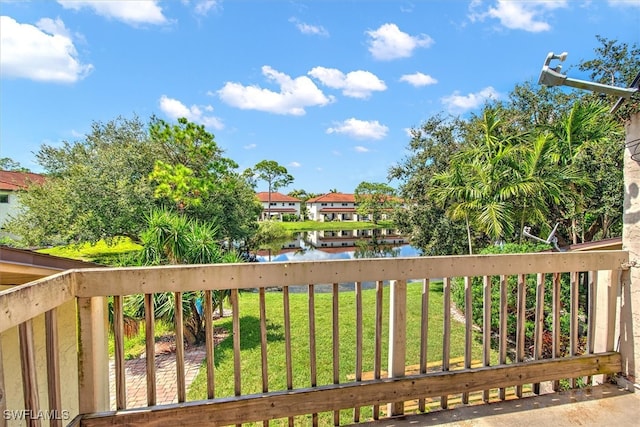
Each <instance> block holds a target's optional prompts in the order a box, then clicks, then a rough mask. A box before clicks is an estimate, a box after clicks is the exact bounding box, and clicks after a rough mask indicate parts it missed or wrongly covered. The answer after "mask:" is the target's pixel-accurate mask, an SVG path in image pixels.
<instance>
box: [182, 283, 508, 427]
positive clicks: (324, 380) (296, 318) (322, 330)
mask: <svg viewBox="0 0 640 427" xmlns="http://www.w3.org/2000/svg"><path fill="white" fill-rule="evenodd" d="M407 293H408V295H407V301H408V312H407V337H408V338H407V365H411V364H418V363H419V354H420V338H419V337H420V308H421V284H419V283H411V284H409V285H408V291H407ZM266 301H267V320H268V321H267V324H268V355H269V356H268V360H269V362H268V371H269V390H274V391H275V390H283V389H286V370H285V350H284V321H283V303H282V293H280V292H269V293H267V295H266ZM388 301H389V289H388V287H385V289H384V309H383V310H388ZM429 301H430V308H429V309H430V313H431V314H430V322H429V345H428V360H429V361H439V360H441V359H442V328H443V314H442V311H443V303H442V284H441V283H434V284H432V289H431V292H430V298H429ZM331 303H332V295H331V294H330V293H317V294H316V348H317V367H318V368H317V369H318V381H317V384H318V385H323V384H331V383H333V380H332V378H333V370H332V369H333V368H332V366H333V365H332V363H333V359H332V347H331V346H332V336H331V333H332V324H331V313H332V309H331ZM339 305H340V311H339V312H340V381H341V382H348V381H350V380H348V376H352V375H353V374H354V371H355V347H356V346H355V331H356V330H355V293H354V292H341V293H340V297H339ZM290 307H291V329H292V330H291V334H292V357H293V386H294V388H298V387H309V386H310V385H311V384H310V373H309V339H308V298H307V295H306V294H296V293H291V294H290ZM363 307H364V310H363V323H364V328H363V329H364V331H363V338H364V339H363V354H364V356H363V370H364V371H371V370H373V358H374V336H375V335H374V334H375V329H374V327H375V326H374V316H375V308H374V307H375V291H374V290H366V291H363ZM240 315H241V320H240V336H241V365H242V368H241V376H242V394H251V393H259V392H261V390H262V383H261V379H262V376H261V354H260V324H259V318H260V317H259V304H258V294H256V293H249V292H246V293H241V294H240ZM383 319H384V320H383V322H384V325H383V337H386V336H388V314H387V315H384V316H383ZM216 326H219V327H223V328H225V329H226V330H228V331H231V329H232V323H231V319H230V318H224V319H220V320H218V321H217V323H216ZM451 346H452V348H451V358H455V357H459V356H463V355H464V326H463V325H462V324H460V323H457V322H452V333H451ZM382 352H383V355H382V365H383V369H385V367H386V364H387V341H386V340H385V341H384V342H383V345H382ZM481 354H482V348H481V344H480V343H479V341H478V340H474V343H473V358H474V359H478V360H480V359H481V357H482V356H481ZM495 357H496V356H495V355H494V358H495ZM496 360H497V358H496ZM215 366H216V372H215V378H216V397H225V396H232V395H233V341H232V338H231V336H230V337H229V338H227V339H225V340H224V341H223V342H221V343H220V344H219V345H218V346H217V347H216V349H215ZM351 378H352V377H351ZM189 399H206V370H205V369H201V370H200V373H199V374H198V377H197V378H196V379H195V381H194V382H193V384H192V385H191V387H190V390H189ZM352 412H353V411H352V410H351V411H349V410H344V411H342V412H341V418H342V419H343V422H344V423H348V422H349V420H351V419H352V418H351V417H352V416H353V415H352ZM321 416H322V417H327V418H326V419H325V420H324V421H325V422H321V424H323V425H328V423H329V419H330V417H331V416H332V415H331V414H321ZM362 417H363V419H365V418H367V417H371V408H363V413H362ZM303 424H304V423H303ZM274 425H275V423H274Z"/></svg>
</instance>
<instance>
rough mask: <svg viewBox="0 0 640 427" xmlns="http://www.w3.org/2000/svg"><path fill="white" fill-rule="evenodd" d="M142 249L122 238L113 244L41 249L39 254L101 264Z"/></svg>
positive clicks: (98, 243)
mask: <svg viewBox="0 0 640 427" xmlns="http://www.w3.org/2000/svg"><path fill="white" fill-rule="evenodd" d="M140 249H142V246H140V245H138V244H137V243H134V242H132V241H131V240H130V239H128V238H125V237H121V238H117V239H114V241H113V242H112V243H111V244H108V243H107V242H105V241H104V240H101V241H99V242H97V243H96V244H91V243H83V244H80V245H69V246H56V247H54V248H48V249H40V250H38V252H40V253H43V254H48V255H54V256H59V257H63V258H72V259H79V260H82V261H93V262H101V261H105V260H107V261H108V260H110V259H114V258H117V257H119V256H122V255H124V254H127V253H129V252H135V251H139V250H140Z"/></svg>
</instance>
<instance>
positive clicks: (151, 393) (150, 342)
mask: <svg viewBox="0 0 640 427" xmlns="http://www.w3.org/2000/svg"><path fill="white" fill-rule="evenodd" d="M144 322H145V323H144V328H145V330H144V332H145V346H146V349H145V351H146V355H147V360H146V362H147V405H149V406H154V405H155V404H156V400H157V395H156V337H155V327H156V319H155V308H154V306H153V294H144Z"/></svg>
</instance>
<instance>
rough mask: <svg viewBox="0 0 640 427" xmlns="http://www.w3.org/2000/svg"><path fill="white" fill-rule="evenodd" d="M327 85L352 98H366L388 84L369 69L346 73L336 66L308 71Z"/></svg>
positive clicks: (383, 88)
mask: <svg viewBox="0 0 640 427" xmlns="http://www.w3.org/2000/svg"><path fill="white" fill-rule="evenodd" d="M307 74H308V75H310V76H311V77H314V78H316V79H318V80H320V82H322V84H324V85H325V86H328V87H330V88H333V89H342V94H343V95H345V96H350V97H352V98H362V99H366V98H369V97H370V96H371V93H372V92H373V91H384V90H386V89H387V86H386V85H385V84H384V81H382V80H380V79H379V78H378V77H377V76H376V75H375V74H373V73H370V72H369V71H362V70H358V71H351V72H350V73H347V74H344V73H343V72H342V71H340V70H337V69H335V68H325V67H315V68H313V69H312V70H311V71H309V72H308V73H307Z"/></svg>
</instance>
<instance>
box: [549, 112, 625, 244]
mask: <svg viewBox="0 0 640 427" xmlns="http://www.w3.org/2000/svg"><path fill="white" fill-rule="evenodd" d="M608 110H609V108H608V106H606V105H604V104H603V103H600V102H590V103H581V102H576V103H575V104H574V105H573V107H572V108H571V109H570V110H568V111H567V112H566V113H564V114H562V115H561V116H560V117H559V118H558V120H557V121H554V122H552V123H550V124H548V125H546V126H544V127H543V128H542V129H543V131H548V132H550V133H551V135H552V136H553V138H554V141H555V145H556V147H555V150H554V151H555V154H554V160H555V162H556V163H557V164H558V165H559V166H560V167H564V168H569V169H570V170H571V173H572V175H573V176H574V178H575V180H574V181H573V182H572V183H570V184H569V185H570V186H571V191H572V194H573V195H574V196H575V197H573V198H571V199H570V200H568V202H567V203H565V205H564V210H565V212H564V215H566V216H568V219H570V221H571V240H572V241H573V243H578V218H579V217H580V216H581V215H582V214H583V211H584V205H585V203H586V199H587V197H588V196H589V193H590V191H591V189H592V188H593V184H592V183H591V182H590V179H588V178H589V177H588V176H587V171H586V170H585V168H584V167H581V166H580V163H582V162H583V160H584V159H583V157H584V156H586V155H588V148H590V147H592V146H594V145H598V144H603V143H604V144H613V143H614V142H612V141H615V140H616V138H617V137H620V135H621V134H622V129H621V127H620V125H619V124H618V123H617V122H615V120H614V119H613V117H612V116H611V115H610V114H608Z"/></svg>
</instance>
